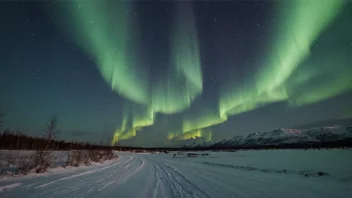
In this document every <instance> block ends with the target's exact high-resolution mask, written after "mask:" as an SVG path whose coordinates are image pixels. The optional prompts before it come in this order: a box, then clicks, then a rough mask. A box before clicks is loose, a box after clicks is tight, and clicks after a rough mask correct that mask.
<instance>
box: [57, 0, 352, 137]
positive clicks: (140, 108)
mask: <svg viewBox="0 0 352 198" xmlns="http://www.w3.org/2000/svg"><path fill="white" fill-rule="evenodd" d="M110 4H114V6H112V5H110ZM344 4H345V1H343V0H296V1H278V2H275V9H276V13H277V16H278V20H277V21H276V22H275V27H274V28H273V31H272V32H273V35H272V38H271V39H272V43H271V44H270V46H269V49H270V50H269V51H268V52H266V54H265V56H263V57H262V58H263V59H262V60H261V63H262V64H263V65H260V66H259V67H257V68H258V69H257V70H256V73H255V75H253V76H250V77H248V78H245V81H240V82H239V80H238V79H234V78H233V79H228V80H227V81H226V82H227V83H223V84H221V85H220V87H219V98H218V101H219V102H218V104H217V107H216V108H209V109H207V108H204V109H202V108H200V109H199V108H198V109H197V110H196V111H195V112H190V111H186V112H184V111H185V110H189V109H190V107H191V105H192V103H193V101H194V100H195V99H196V98H197V97H198V96H200V95H201V94H202V91H203V79H202V71H201V62H200V52H199V44H198V38H197V31H196V25H195V18H194V16H193V13H192V9H191V6H190V3H188V2H178V3H177V8H176V10H175V16H176V17H175V21H174V30H173V32H172V36H171V46H170V50H171V60H170V64H169V65H171V67H170V69H169V70H168V71H167V72H166V74H164V75H156V74H153V73H151V72H150V71H149V69H147V68H148V67H145V66H146V65H143V64H144V63H143V62H142V63H141V62H137V60H138V58H137V57H138V56H139V55H140V54H139V53H138V51H139V50H138V48H140V44H139V42H138V39H137V38H134V34H133V33H134V29H135V27H134V24H135V23H136V21H134V20H135V17H133V16H131V13H133V2H110V1H99V2H94V1H89V2H88V3H87V2H82V1H79V0H72V1H70V2H69V3H66V4H65V5H67V6H65V10H66V11H68V13H70V14H71V15H70V14H69V16H71V18H72V19H71V20H70V21H69V22H66V21H65V23H66V28H65V29H67V30H68V32H70V35H72V36H73V38H74V39H75V40H76V41H77V43H78V44H79V45H80V46H81V47H82V49H83V50H84V51H85V52H86V53H87V54H89V55H90V56H92V57H93V59H94V60H95V61H96V64H97V66H98V69H99V71H100V73H101V75H102V76H103V78H104V79H105V81H106V82H107V83H108V84H109V85H110V86H111V88H112V90H114V91H115V92H116V93H118V94H119V95H121V96H122V97H124V98H125V99H126V100H128V101H131V103H132V105H125V111H124V113H123V118H122V121H121V123H120V124H119V125H118V127H117V128H116V131H115V135H114V139H113V140H112V144H115V143H116V142H118V141H120V140H124V139H130V138H133V137H134V136H136V135H137V132H138V131H140V130H142V129H143V127H148V126H150V125H153V124H154V121H155V120H154V119H155V114H156V113H165V114H174V113H180V112H184V114H183V115H184V117H183V121H182V124H181V125H182V126H181V127H180V128H179V129H178V130H175V131H173V132H169V133H168V136H167V139H174V140H184V139H189V138H196V137H202V138H204V139H205V140H207V141H210V140H211V138H212V132H211V128H210V127H211V126H214V125H217V124H220V123H223V122H225V121H226V120H227V118H228V116H232V115H237V114H240V113H243V112H247V111H251V110H254V109H256V108H259V107H262V106H263V105H268V104H270V103H274V102H280V101H287V102H288V103H289V104H290V105H292V106H299V105H304V104H310V103H315V102H319V101H322V100H325V99H328V98H331V97H334V96H336V95H338V94H341V93H343V92H345V91H347V90H349V89H351V88H352V80H351V79H352V78H351V77H350V76H349V74H350V73H352V69H351V65H348V64H350V63H351V57H350V55H348V54H347V52H345V53H344V52H343V51H338V50H336V53H333V54H331V53H330V54H328V55H327V56H324V57H317V58H314V57H315V56H318V55H316V54H318V53H315V52H320V51H319V50H322V49H315V48H314V49H313V46H314V45H315V43H316V42H318V41H319V42H323V40H321V41H320V38H321V37H324V32H326V31H327V29H330V26H331V25H332V24H333V23H332V22H333V21H334V20H335V19H336V18H337V17H338V16H339V13H340V11H341V10H342V9H343V6H344ZM116 5H117V6H116ZM126 10H129V12H127V11H126ZM65 23H64V24H65ZM67 24H69V25H67ZM345 24H348V22H346V23H345ZM340 28H341V27H340ZM343 28H345V29H346V28H347V27H343ZM348 28H349V27H348ZM347 32H350V33H352V31H351V28H349V29H348V31H347ZM346 36H348V35H347V34H346V35H341V39H340V40H339V38H335V40H338V41H341V40H342V39H343V38H345V37H346ZM325 37H326V36H325ZM325 37H324V38H325ZM341 42H342V41H341ZM323 53H324V52H323ZM311 57H313V58H311ZM336 60H339V62H338V63H337V62H336ZM166 67H168V66H166ZM151 79H153V80H151ZM327 79H328V80H327ZM324 80H325V81H324ZM322 81H324V82H323V83H322ZM126 85H128V86H126Z"/></svg>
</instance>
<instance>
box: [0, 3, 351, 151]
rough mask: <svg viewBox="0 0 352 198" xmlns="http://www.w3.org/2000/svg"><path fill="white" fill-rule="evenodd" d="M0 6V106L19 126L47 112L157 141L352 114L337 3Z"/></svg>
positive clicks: (342, 12)
mask: <svg viewBox="0 0 352 198" xmlns="http://www.w3.org/2000/svg"><path fill="white" fill-rule="evenodd" d="M0 11H2V12H1V14H0V16H1V21H0V25H1V26H2V27H3V28H2V29H4V30H5V31H2V32H1V33H0V40H1V43H0V47H1V52H2V55H1V56H0V64H1V70H0V71H1V73H0V77H1V78H0V79H1V88H2V90H4V94H5V97H2V98H1V99H0V110H1V111H3V112H4V113H6V115H7V116H6V117H5V119H4V121H5V123H4V125H6V123H7V124H8V127H19V128H20V129H21V130H24V131H28V133H36V130H40V127H39V128H38V126H40V125H41V124H42V123H43V122H44V121H45V119H47V117H49V116H50V115H52V114H55V115H57V116H58V117H59V118H61V119H60V120H61V123H62V131H66V132H65V133H64V135H63V136H64V137H63V138H79V139H86V140H87V141H96V140H97V139H99V140H100V137H101V136H102V134H103V135H104V136H106V137H108V138H110V141H111V143H112V144H115V143H117V142H118V144H122V145H142V146H144V145H146V146H154V145H156V146H159V145H177V144H179V142H182V141H184V140H187V139H192V138H193V139H194V138H200V139H203V140H204V141H211V140H220V139H222V138H230V137H233V136H235V135H239V134H248V133H252V132H258V131H265V130H273V129H275V128H279V127H291V126H295V125H302V124H307V123H311V122H316V121H321V120H328V119H340V118H349V117H351V116H352V109H351V108H350V107H349V104H350V101H352V93H351V90H352V77H350V76H351V74H352V56H351V55H352V27H351V26H350V25H349V24H350V23H351V18H352V5H351V3H350V2H348V1H344V0H295V1H228V2H222V1H221V2H215V1H214V2H206V1H204V2H199V1H178V2H168V1H155V2H154V1H150V2H143V1H141V2H139V1H80V0H73V1H62V2H37V3H25V2H24V3H21V2H11V3H10V2H9V3H4V4H3V6H1V10H0ZM9 18H11V19H12V20H11V21H10V20H9ZM20 29H21V31H19V30H20ZM38 75H39V76H38ZM21 116H22V117H23V118H21V120H18V117H21ZM43 120H44V121H43ZM65 134H66V135H65ZM74 134H79V135H74Z"/></svg>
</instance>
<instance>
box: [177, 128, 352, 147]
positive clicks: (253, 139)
mask: <svg viewBox="0 0 352 198" xmlns="http://www.w3.org/2000/svg"><path fill="white" fill-rule="evenodd" d="M347 139H352V127H346V126H331V127H322V128H312V129H287V128H283V129H277V130H274V131H271V132H258V133H252V134H249V135H247V136H235V137H233V138H231V139H229V140H222V141H219V142H212V141H211V142H201V141H196V142H194V143H192V144H189V145H188V146H184V148H204V147H253V146H254V147H255V146H271V145H272V146H277V145H287V144H300V143H302V144H304V143H326V142H335V141H341V140H347Z"/></svg>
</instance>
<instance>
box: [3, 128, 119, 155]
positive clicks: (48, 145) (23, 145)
mask: <svg viewBox="0 0 352 198" xmlns="http://www.w3.org/2000/svg"><path fill="white" fill-rule="evenodd" d="M0 149H9V150H111V149H113V147H111V146H103V145H94V144H90V143H88V142H67V141H63V140H52V139H51V140H50V139H48V138H45V137H33V136H28V135H24V134H21V133H14V132H9V131H8V130H7V131H5V132H4V133H0Z"/></svg>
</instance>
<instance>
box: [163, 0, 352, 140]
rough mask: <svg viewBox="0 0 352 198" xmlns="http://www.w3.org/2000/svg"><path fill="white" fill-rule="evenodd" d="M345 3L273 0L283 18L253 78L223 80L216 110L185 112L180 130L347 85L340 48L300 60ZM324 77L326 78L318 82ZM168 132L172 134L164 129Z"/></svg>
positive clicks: (314, 98)
mask: <svg viewBox="0 0 352 198" xmlns="http://www.w3.org/2000/svg"><path fill="white" fill-rule="evenodd" d="M344 3H345V2H344V1H343V0H336V1H335V0H325V1H320V0H297V1H282V2H277V5H276V9H277V13H278V15H279V17H280V19H282V20H281V21H278V23H277V26H276V27H275V31H274V32H275V34H274V41H273V44H272V47H271V51H269V52H268V53H267V55H266V56H265V58H264V61H263V62H264V63H265V65H263V66H262V67H259V68H260V69H259V70H258V71H257V72H256V75H255V76H254V77H253V78H252V79H251V78H248V79H249V80H247V81H245V82H238V81H228V83H227V84H223V85H221V86H222V87H221V88H220V99H219V112H214V111H208V112H204V110H198V113H186V114H185V115H184V120H183V131H182V132H183V134H186V133H188V132H189V131H194V130H198V129H202V128H206V127H211V126H213V125H216V124H220V123H223V122H225V121H226V120H227V118H228V116H230V115H236V114H240V113H243V112H247V111H251V110H254V109H256V108H258V107H262V106H264V105H267V104H270V103H274V102H279V101H288V102H289V104H291V105H293V106H298V105H303V104H309V103H315V102H319V101H321V100H325V99H328V98H330V97H333V96H336V95H338V94H341V93H343V92H345V91H347V90H349V89H351V88H352V78H350V77H349V76H348V75H349V74H350V73H351V72H352V69H351V65H348V64H350V62H351V58H350V57H349V56H348V55H345V56H343V57H342V56H341V52H337V51H336V53H335V54H329V55H328V56H325V57H317V58H315V59H314V61H310V62H309V61H305V60H307V58H308V57H309V56H310V55H311V47H312V45H313V44H314V42H316V41H317V40H319V37H320V35H321V33H322V32H323V31H324V30H325V29H326V27H328V25H329V24H331V22H332V21H333V20H334V19H335V18H336V17H337V16H338V14H339V13H340V11H341V10H342V8H343V5H344ZM345 24H348V22H347V23H345ZM345 29H346V27H344V29H343V30H345ZM350 29H351V28H350ZM313 56H314V54H313ZM341 59H342V60H343V61H341V62H342V63H341V64H338V65H344V67H334V66H336V65H337V64H336V60H341ZM347 59H349V60H347ZM317 60H318V61H317ZM344 63H345V64H344ZM327 79H329V80H327ZM324 80H325V81H326V82H325V83H324V82H323V83H322V81H324ZM240 84H242V86H240ZM171 134H172V133H171ZM176 134H177V133H176ZM178 134H180V133H178ZM170 136H175V134H173V135H170V133H169V137H170Z"/></svg>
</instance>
